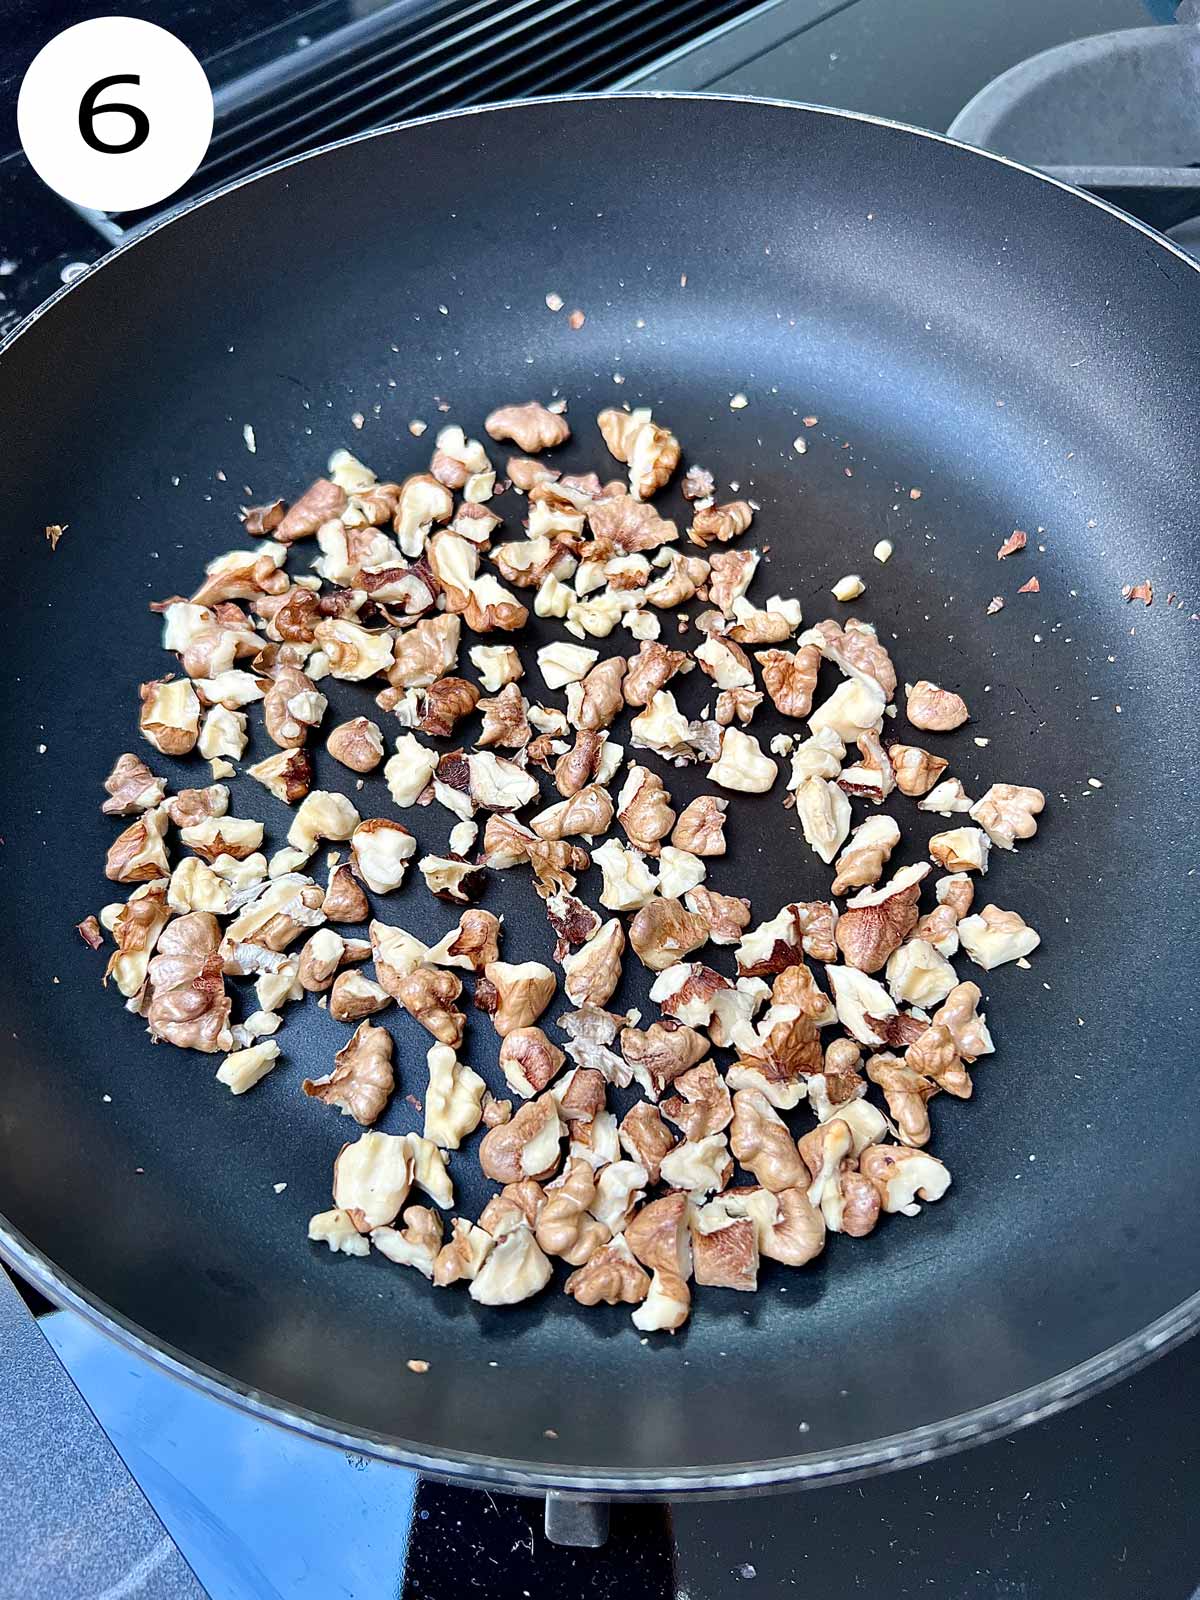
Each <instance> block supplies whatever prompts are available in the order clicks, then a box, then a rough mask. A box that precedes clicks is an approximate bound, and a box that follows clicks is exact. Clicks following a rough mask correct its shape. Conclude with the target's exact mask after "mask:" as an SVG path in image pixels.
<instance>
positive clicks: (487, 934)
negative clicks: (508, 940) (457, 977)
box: [425, 910, 500, 972]
mask: <svg viewBox="0 0 1200 1600" xmlns="http://www.w3.org/2000/svg"><path fill="white" fill-rule="evenodd" d="M499 952H500V919H499V918H498V917H496V916H493V914H492V913H491V912H490V911H479V910H474V911H464V912H463V914H462V916H461V917H460V918H459V919H458V927H457V928H452V929H451V930H450V932H449V933H447V934H445V935H444V936H443V937H442V938H441V939H439V940H438V942H437V944H435V945H434V946H433V947H432V948H431V949H430V950H429V951H428V952H426V956H425V959H426V960H428V961H429V963H430V964H431V965H437V966H446V967H459V968H461V969H463V970H464V971H467V972H482V971H483V970H484V968H485V967H486V966H487V965H488V963H489V962H492V961H495V960H496V958H497V956H498V955H499Z"/></svg>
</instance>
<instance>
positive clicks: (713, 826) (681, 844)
mask: <svg viewBox="0 0 1200 1600" xmlns="http://www.w3.org/2000/svg"><path fill="white" fill-rule="evenodd" d="M728 805H729V801H728V800H726V799H724V798H722V797H721V796H718V795H713V794H702V795H699V796H697V798H696V799H695V800H693V801H692V802H691V803H690V804H689V805H686V806H684V808H683V810H682V811H681V812H680V813H679V821H678V822H677V823H676V824H675V829H674V832H673V833H672V834H671V843H672V844H673V845H674V846H675V848H676V849H677V850H686V851H688V852H689V853H690V854H691V855H694V856H723V855H724V854H725V812H726V809H727V808H728Z"/></svg>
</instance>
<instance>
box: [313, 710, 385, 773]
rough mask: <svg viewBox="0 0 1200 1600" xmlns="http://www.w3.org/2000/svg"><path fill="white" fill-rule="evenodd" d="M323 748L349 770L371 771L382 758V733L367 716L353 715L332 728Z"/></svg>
mask: <svg viewBox="0 0 1200 1600" xmlns="http://www.w3.org/2000/svg"><path fill="white" fill-rule="evenodd" d="M325 748H326V750H328V752H329V754H330V755H331V756H332V757H333V759H334V760H335V761H340V762H341V764H342V766H344V767H349V768H350V770H351V772H373V771H374V770H375V768H376V767H377V766H378V765H379V763H380V762H381V761H382V760H383V734H382V733H381V732H380V729H379V726H378V724H377V723H374V722H372V721H371V720H370V718H369V717H354V718H352V719H351V720H350V721H349V722H343V723H340V724H339V725H338V726H337V727H336V728H334V730H333V731H332V733H330V735H329V737H328V738H327V739H326V741H325Z"/></svg>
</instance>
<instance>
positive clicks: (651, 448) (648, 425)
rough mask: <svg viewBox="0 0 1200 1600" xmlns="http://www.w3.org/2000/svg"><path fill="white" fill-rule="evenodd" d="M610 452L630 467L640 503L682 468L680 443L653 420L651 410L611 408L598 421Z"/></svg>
mask: <svg viewBox="0 0 1200 1600" xmlns="http://www.w3.org/2000/svg"><path fill="white" fill-rule="evenodd" d="M596 422H597V425H598V426H599V429H600V433H601V436H602V438H603V439H604V442H605V444H606V445H607V446H608V448H609V451H610V452H611V453H612V455H614V456H615V457H616V459H617V460H618V461H624V462H626V463H627V464H628V467H629V488H630V492H631V493H632V494H634V495H635V496H636V497H637V498H638V499H639V500H648V499H649V498H650V496H651V495H652V494H654V493H655V491H656V490H658V489H661V488H662V487H663V485H664V484H665V483H666V482H667V480H668V479H669V478H670V476H671V474H672V473H673V472H674V471H675V468H676V467H677V466H678V465H679V440H678V439H677V438H676V437H675V435H674V434H673V433H672V432H671V431H670V430H669V429H668V428H663V427H660V426H659V425H658V424H657V423H656V422H653V421H652V420H651V414H650V412H649V411H648V410H638V411H632V412H630V411H618V410H616V409H615V407H609V408H608V409H606V410H604V411H602V412H601V413H600V415H599V416H598V417H597V418H596Z"/></svg>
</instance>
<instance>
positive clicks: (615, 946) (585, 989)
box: [562, 917, 625, 1006]
mask: <svg viewBox="0 0 1200 1600" xmlns="http://www.w3.org/2000/svg"><path fill="white" fill-rule="evenodd" d="M624 952H625V930H624V928H622V926H621V924H620V921H619V920H618V919H617V918H616V917H610V918H609V920H608V921H607V922H605V923H604V924H603V925H602V926H601V927H599V928H598V929H597V930H596V932H595V933H593V934H592V935H591V937H590V938H588V939H587V940H585V941H584V943H583V944H581V945H580V947H579V949H578V950H576V951H575V952H574V953H573V954H571V955H568V956H565V957H564V958H563V961H562V968H563V987H564V988H565V989H566V992H567V999H568V1000H569V1001H570V1002H571V1004H572V1005H574V1006H602V1005H604V1003H605V1002H606V1001H607V1000H608V999H609V998H610V997H611V996H612V994H613V992H614V991H615V990H616V987H617V985H618V984H619V983H620V981H621V957H622V956H623V954H624Z"/></svg>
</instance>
